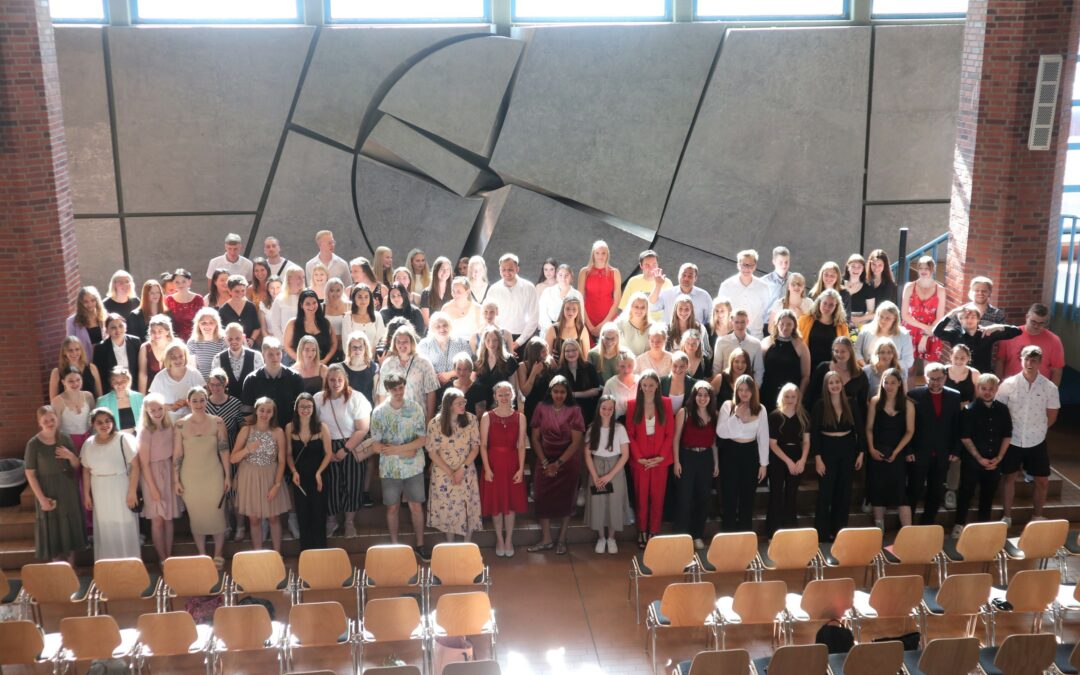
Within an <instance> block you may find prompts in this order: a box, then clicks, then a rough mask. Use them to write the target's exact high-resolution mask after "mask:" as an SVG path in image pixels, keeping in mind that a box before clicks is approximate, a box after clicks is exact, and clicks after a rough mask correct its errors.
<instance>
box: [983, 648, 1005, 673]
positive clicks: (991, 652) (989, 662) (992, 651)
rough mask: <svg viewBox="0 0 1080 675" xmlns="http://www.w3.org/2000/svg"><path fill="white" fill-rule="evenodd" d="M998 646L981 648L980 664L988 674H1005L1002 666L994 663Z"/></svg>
mask: <svg viewBox="0 0 1080 675" xmlns="http://www.w3.org/2000/svg"><path fill="white" fill-rule="evenodd" d="M997 653H998V647H983V648H982V649H980V650H979V665H980V666H982V669H983V672H984V673H986V675H1005V674H1004V673H1003V672H1002V671H1001V669H1000V668H998V667H997V666H995V665H994V658H996V657H997Z"/></svg>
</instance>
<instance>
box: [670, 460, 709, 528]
mask: <svg viewBox="0 0 1080 675" xmlns="http://www.w3.org/2000/svg"><path fill="white" fill-rule="evenodd" d="M679 464H681V465H682V476H680V477H679V478H678V479H676V480H677V482H676V483H675V496H676V510H675V531H676V532H680V533H686V534H689V535H690V536H691V537H693V538H694V539H704V538H705V517H706V516H707V515H708V513H709V496H710V494H711V492H712V477H713V476H712V475H713V461H712V451H710V450H703V451H701V452H694V451H691V450H687V449H686V448H680V449H679Z"/></svg>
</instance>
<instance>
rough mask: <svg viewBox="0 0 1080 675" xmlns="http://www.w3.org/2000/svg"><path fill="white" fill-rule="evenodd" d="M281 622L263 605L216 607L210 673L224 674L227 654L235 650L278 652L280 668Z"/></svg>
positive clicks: (282, 656)
mask: <svg viewBox="0 0 1080 675" xmlns="http://www.w3.org/2000/svg"><path fill="white" fill-rule="evenodd" d="M284 636H285V631H284V628H283V627H282V625H281V624H280V623H278V622H276V621H271V620H270V614H269V613H268V612H267V611H266V608H265V607H263V606H262V605H235V606H231V607H218V608H217V609H216V610H214V633H213V637H212V639H211V647H210V659H209V664H208V665H209V670H208V672H213V673H218V674H219V675H220V673H222V672H223V671H224V668H223V662H224V657H225V655H226V654H228V653H232V652H261V651H263V650H266V649H271V650H274V651H275V652H276V656H277V660H278V666H279V670H280V669H281V666H282V665H284V657H285V650H284Z"/></svg>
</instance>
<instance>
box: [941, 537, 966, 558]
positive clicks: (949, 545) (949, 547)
mask: <svg viewBox="0 0 1080 675" xmlns="http://www.w3.org/2000/svg"><path fill="white" fill-rule="evenodd" d="M957 541H959V540H958V539H946V540H945V545H944V546H942V548H941V552H942V553H944V554H945V557H946V558H948V559H949V560H950V561H951V562H964V556H962V555H960V551H957V550H956V542H957Z"/></svg>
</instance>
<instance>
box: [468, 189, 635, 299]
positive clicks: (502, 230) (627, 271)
mask: <svg viewBox="0 0 1080 675" xmlns="http://www.w3.org/2000/svg"><path fill="white" fill-rule="evenodd" d="M597 239H603V240H604V241H605V242H607V245H608V249H609V250H610V251H611V264H612V265H613V266H614V267H616V268H618V269H619V271H620V272H621V273H622V275H623V278H624V279H625V278H627V277H629V276H630V275H632V274H633V270H634V268H635V267H636V266H637V257H638V254H639V253H641V252H642V251H643V250H645V249H647V248H649V243H650V240H649V239H643V238H642V237H640V236H637V235H635V234H632V233H630V232H628V231H626V230H624V229H622V228H619V227H615V226H613V225H610V224H609V223H606V222H604V221H603V220H601V219H600V218H599V217H597V216H595V215H593V214H590V213H586V212H585V211H582V210H580V209H576V208H574V207H572V206H567V205H566V204H563V203H561V202H558V201H556V200H554V199H552V198H550V197H547V196H544V195H542V194H539V193H537V192H533V191H532V190H528V189H526V188H523V187H520V186H517V185H507V186H506V187H503V188H499V189H498V190H494V191H492V192H490V193H488V195H487V199H485V200H484V210H483V212H482V213H481V216H480V218H479V219H478V220H477V229H476V232H475V233H474V236H473V237H472V238H471V239H470V242H469V244H470V252H481V254H482V255H483V256H484V260H486V261H487V265H488V270H489V273H488V277H489V279H493V278H494V277H493V275H492V272H491V270H495V269H497V268H498V265H499V256H501V255H502V254H503V253H506V252H508V251H510V252H513V253H516V254H517V256H518V258H519V259H520V260H521V269H522V273H523V274H524V275H525V276H526V277H527V278H529V279H530V280H532V279H535V278H536V277H537V276H539V273H540V267H541V266H542V265H543V262H544V259H545V258H548V257H554V258H556V259H557V260H558V261H559V262H560V263H567V264H569V265H570V267H571V269H574V270H575V277H576V276H577V273H576V270H578V269H580V268H581V267H582V266H584V265H585V264H586V263H587V262H588V260H589V250H590V248H591V247H592V244H593V242H594V241H596V240H597Z"/></svg>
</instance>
